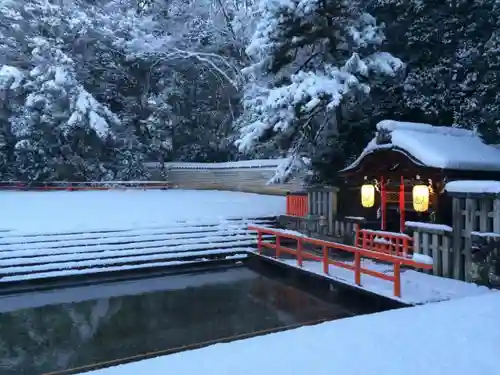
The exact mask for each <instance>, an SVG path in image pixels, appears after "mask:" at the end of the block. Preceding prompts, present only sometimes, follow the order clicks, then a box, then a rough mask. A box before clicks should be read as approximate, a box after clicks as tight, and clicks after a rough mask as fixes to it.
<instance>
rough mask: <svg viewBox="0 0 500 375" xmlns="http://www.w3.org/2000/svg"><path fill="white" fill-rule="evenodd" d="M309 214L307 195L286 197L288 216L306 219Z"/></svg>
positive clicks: (296, 194) (297, 194)
mask: <svg viewBox="0 0 500 375" xmlns="http://www.w3.org/2000/svg"><path fill="white" fill-rule="evenodd" d="M308 212H309V208H308V202H307V193H289V194H288V195H287V196H286V214H287V215H290V216H300V217H305V216H307V213H308Z"/></svg>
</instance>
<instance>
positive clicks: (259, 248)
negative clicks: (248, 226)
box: [257, 231, 262, 255]
mask: <svg viewBox="0 0 500 375" xmlns="http://www.w3.org/2000/svg"><path fill="white" fill-rule="evenodd" d="M257 251H258V253H259V255H260V254H262V232H260V231H259V232H257Z"/></svg>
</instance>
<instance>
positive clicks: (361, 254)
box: [248, 225, 432, 297]
mask: <svg viewBox="0 0 500 375" xmlns="http://www.w3.org/2000/svg"><path fill="white" fill-rule="evenodd" d="M248 229H249V230H253V231H256V232H257V246H258V252H259V254H262V250H263V249H264V248H269V249H274V250H275V255H276V258H279V256H280V255H281V254H282V253H286V254H291V255H294V256H295V257H296V259H297V265H298V266H299V267H302V265H303V261H304V259H310V260H314V261H318V262H322V264H323V272H324V273H325V274H327V275H328V274H329V268H330V265H333V266H336V267H340V268H344V269H348V270H351V271H354V283H355V284H356V285H358V286H361V275H362V274H364V275H369V276H373V277H377V278H379V279H382V280H387V281H391V282H393V283H394V288H393V290H394V295H395V296H396V297H401V266H408V267H414V268H421V269H432V264H428V263H424V262H419V261H415V260H413V259H411V258H408V257H400V256H396V255H392V254H388V253H385V252H377V251H373V250H367V249H363V248H359V247H355V246H350V245H344V244H340V243H336V242H329V241H324V240H319V239H316V238H310V237H306V236H302V235H300V234H296V233H289V232H287V231H284V230H279V229H272V228H266V227H259V226H255V225H250V226H249V227H248ZM263 235H271V236H274V240H275V243H272V242H268V241H265V240H264V238H263ZM285 239H286V240H293V241H295V242H296V248H295V249H293V248H291V247H287V246H283V245H282V241H283V240H285ZM306 244H309V245H313V246H318V247H321V249H322V256H319V255H317V254H314V253H312V252H309V251H307V250H305V249H304V245H306ZM330 249H335V250H340V251H344V252H348V253H351V254H354V263H353V264H350V263H345V262H340V261H337V260H334V259H331V258H330V257H329V250H330ZM362 258H368V259H373V260H378V261H381V262H387V263H392V265H393V275H387V274H385V273H382V272H378V271H375V270H372V269H369V268H364V267H363V266H362V263H361V259H362Z"/></svg>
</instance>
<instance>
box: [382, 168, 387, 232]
mask: <svg viewBox="0 0 500 375" xmlns="http://www.w3.org/2000/svg"><path fill="white" fill-rule="evenodd" d="M386 211H387V197H386V191H385V181H384V177H380V229H382V230H386V229H387V212H386Z"/></svg>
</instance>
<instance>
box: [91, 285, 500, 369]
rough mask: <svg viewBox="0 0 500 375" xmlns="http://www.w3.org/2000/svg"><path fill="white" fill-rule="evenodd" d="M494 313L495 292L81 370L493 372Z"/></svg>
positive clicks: (499, 336)
mask: <svg viewBox="0 0 500 375" xmlns="http://www.w3.org/2000/svg"><path fill="white" fill-rule="evenodd" d="M499 312H500V293H498V292H497V293H490V294H487V295H484V296H478V297H468V298H464V299H460V300H455V301H448V302H441V303H435V304H429V305H424V306H418V307H411V308H405V309H399V310H392V311H386V312H382V313H378V314H371V315H362V316H357V317H353V318H347V319H341V320H336V321H332V322H328V323H323V324H319V325H316V326H310V327H302V328H298V329H294V330H291V331H286V332H281V333H274V334H268V335H265V336H261V337H255V338H251V339H247V340H241V341H235V342H231V343H228V344H217V345H212V346H209V347H206V348H202V349H198V350H192V351H186V352H181V353H177V354H172V355H168V356H164V357H158V358H154V359H149V360H145V361H140V362H135V363H130V364H127V365H122V366H116V367H111V368H108V369H103V370H98V371H93V372H89V373H88V374H89V375H135V374H147V375H160V374H161V375H163V374H165V373H172V374H176V375H193V374H203V375H221V374H245V375H275V374H286V375H304V374H314V375H331V374H339V375H382V374H383V375H402V374H405V375H423V374H426V375H443V374H447V375H448V374H449V375H470V374H481V375H498V373H499V372H498V342H500V325H499V322H498V316H499ZM86 374H87V373H86Z"/></svg>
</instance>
